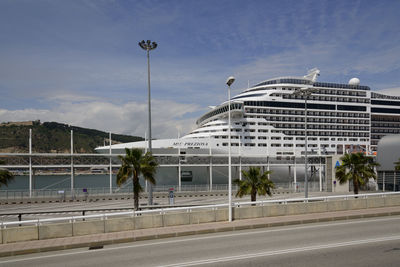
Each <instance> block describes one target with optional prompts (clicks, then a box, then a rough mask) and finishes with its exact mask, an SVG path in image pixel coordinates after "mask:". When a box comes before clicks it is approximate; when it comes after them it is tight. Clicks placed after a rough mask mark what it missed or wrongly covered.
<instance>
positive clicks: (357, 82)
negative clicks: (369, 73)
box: [349, 78, 360, 85]
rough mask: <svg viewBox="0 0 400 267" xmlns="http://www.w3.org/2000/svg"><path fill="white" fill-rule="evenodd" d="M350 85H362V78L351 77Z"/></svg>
mask: <svg viewBox="0 0 400 267" xmlns="http://www.w3.org/2000/svg"><path fill="white" fill-rule="evenodd" d="M349 84H350V85H360V79H358V78H351V79H350V81H349Z"/></svg>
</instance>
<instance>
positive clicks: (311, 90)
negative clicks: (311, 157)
mask: <svg viewBox="0 0 400 267" xmlns="http://www.w3.org/2000/svg"><path fill="white" fill-rule="evenodd" d="M316 91H317V90H316V89H315V88H310V87H304V88H300V89H299V90H296V91H295V92H294V93H293V94H294V95H299V96H304V137H305V140H304V146H305V147H304V197H305V198H308V174H307V169H308V158H307V150H308V147H307V139H308V138H307V99H308V97H309V96H311V95H312V93H315V92H316Z"/></svg>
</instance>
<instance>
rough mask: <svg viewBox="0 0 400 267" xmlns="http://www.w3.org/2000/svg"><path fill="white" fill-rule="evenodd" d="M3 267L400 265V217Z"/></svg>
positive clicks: (97, 251) (86, 252)
mask: <svg viewBox="0 0 400 267" xmlns="http://www.w3.org/2000/svg"><path fill="white" fill-rule="evenodd" d="M0 266H43V267H46V266H96V267H100V266H113V267H117V266H141V267H142V266H169V267H172V266H335V267H336V266H363V267H364V266H400V216H393V217H378V218H369V219H359V220H348V221H335V222H326V223H315V224H307V225H297V226H285V227H275V228H262V229H255V230H246V231H235V232H223V233H216V234H207V235H195V236H187V237H180V238H168V239H158V240H148V241H138V242H134V243H124V244H119V245H108V246H104V247H103V248H92V249H89V248H82V249H74V250H65V251H58V252H48V253H40V254H30V255H23V256H14V257H7V258H0Z"/></svg>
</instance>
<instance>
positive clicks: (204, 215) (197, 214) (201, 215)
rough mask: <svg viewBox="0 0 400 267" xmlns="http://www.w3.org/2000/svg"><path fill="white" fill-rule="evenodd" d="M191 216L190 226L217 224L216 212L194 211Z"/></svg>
mask: <svg viewBox="0 0 400 267" xmlns="http://www.w3.org/2000/svg"><path fill="white" fill-rule="evenodd" d="M189 215H190V224H199V223H207V222H215V221H216V217H215V210H202V211H192V212H191V213H189Z"/></svg>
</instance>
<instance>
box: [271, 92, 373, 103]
mask: <svg viewBox="0 0 400 267" xmlns="http://www.w3.org/2000/svg"><path fill="white" fill-rule="evenodd" d="M271 96H282V98H283V99H304V97H303V96H298V95H291V94H278V93H276V94H272V95H271ZM308 100H316V101H331V102H352V103H370V100H369V99H368V98H350V97H334V96H315V95H314V96H313V95H312V96H309V97H308Z"/></svg>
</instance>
